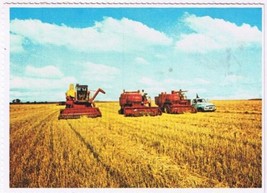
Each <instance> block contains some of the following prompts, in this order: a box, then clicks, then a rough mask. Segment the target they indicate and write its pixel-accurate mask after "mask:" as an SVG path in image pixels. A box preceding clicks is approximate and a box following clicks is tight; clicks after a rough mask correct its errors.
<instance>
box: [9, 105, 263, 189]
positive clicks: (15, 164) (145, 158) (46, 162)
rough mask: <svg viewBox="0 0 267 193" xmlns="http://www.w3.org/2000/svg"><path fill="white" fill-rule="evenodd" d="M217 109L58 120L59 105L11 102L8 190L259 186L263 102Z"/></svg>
mask: <svg viewBox="0 0 267 193" xmlns="http://www.w3.org/2000/svg"><path fill="white" fill-rule="evenodd" d="M213 102H214V104H215V105H216V106H217V111H216V112H212V113H196V114H190V113H186V114H181V115H173V114H165V113H164V114H162V116H156V117H149V116H145V117H124V116H123V115H119V114H118V109H119V104H118V103H117V102H105V103H104V102H103V103H96V105H97V107H99V108H100V110H101V112H102V117H101V118H93V119H92V118H86V117H82V118H80V119H71V120H58V115H59V111H60V109H61V108H64V106H57V105H55V104H34V105H33V104H23V105H10V187H12V188H17V187H88V188H100V187H101V188H102V187H112V188H116V187H137V188H138V187H142V188H143V187H160V188H163V187H171V188H191V187H198V188H200V187H262V103H261V101H258V100H244V101H241V100H239V101H213Z"/></svg>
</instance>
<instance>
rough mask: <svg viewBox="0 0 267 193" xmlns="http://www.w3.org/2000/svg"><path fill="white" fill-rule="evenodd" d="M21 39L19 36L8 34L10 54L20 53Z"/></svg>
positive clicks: (22, 49)
mask: <svg viewBox="0 0 267 193" xmlns="http://www.w3.org/2000/svg"><path fill="white" fill-rule="evenodd" d="M22 44H23V37H22V36H21V35H15V34H10V51H11V53H21V52H23V51H24V48H23V45H22Z"/></svg>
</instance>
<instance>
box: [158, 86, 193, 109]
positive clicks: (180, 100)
mask: <svg viewBox="0 0 267 193" xmlns="http://www.w3.org/2000/svg"><path fill="white" fill-rule="evenodd" d="M185 92H186V91H182V90H179V91H172V92H171V94H167V93H166V92H164V93H163V92H162V93H161V94H159V96H157V97H155V103H156V105H158V106H159V108H160V109H161V111H162V112H165V113H171V114H180V113H184V112H190V113H196V112H197V110H196V109H195V108H194V107H193V106H192V105H191V101H190V100H188V99H186V96H185V94H184V93H185Z"/></svg>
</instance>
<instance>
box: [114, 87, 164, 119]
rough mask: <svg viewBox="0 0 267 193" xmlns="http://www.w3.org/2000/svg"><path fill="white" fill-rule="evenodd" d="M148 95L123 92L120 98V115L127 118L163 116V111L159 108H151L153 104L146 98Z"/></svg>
mask: <svg viewBox="0 0 267 193" xmlns="http://www.w3.org/2000/svg"><path fill="white" fill-rule="evenodd" d="M146 95H147V93H144V90H142V92H140V91H139V90H138V91H125V90H124V91H123V93H122V94H121V96H120V106H121V109H120V110H119V114H124V115H125V116H133V117H137V116H143V115H150V116H156V115H161V110H160V109H159V108H158V107H151V102H150V101H149V100H148V97H147V96H146Z"/></svg>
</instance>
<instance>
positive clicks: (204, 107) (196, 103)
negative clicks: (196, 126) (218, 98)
mask: <svg viewBox="0 0 267 193" xmlns="http://www.w3.org/2000/svg"><path fill="white" fill-rule="evenodd" d="M192 106H193V107H195V109H197V111H200V112H208V111H210V112H214V111H215V110H216V106H215V105H214V104H213V103H211V102H209V101H208V100H206V99H204V98H195V99H193V100H192Z"/></svg>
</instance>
